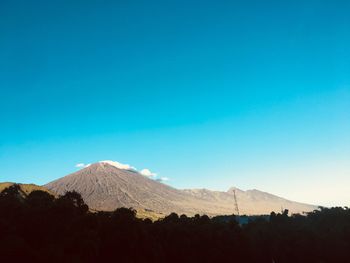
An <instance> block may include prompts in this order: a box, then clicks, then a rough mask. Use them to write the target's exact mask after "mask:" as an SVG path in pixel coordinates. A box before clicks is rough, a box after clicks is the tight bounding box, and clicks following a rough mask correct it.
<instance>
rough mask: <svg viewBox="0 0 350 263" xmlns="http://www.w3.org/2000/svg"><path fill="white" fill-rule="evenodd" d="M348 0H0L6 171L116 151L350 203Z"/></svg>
mask: <svg viewBox="0 0 350 263" xmlns="http://www.w3.org/2000/svg"><path fill="white" fill-rule="evenodd" d="M349 13H350V2H349V1H312V0H311V1H295V0H293V1H203V0H202V1H188V0H187V1H180V0H176V1H16V0H15V1H13V0H11V1H1V2H0V125H1V126H0V181H16V182H25V183H28V182H33V183H36V184H44V183H46V182H49V181H51V180H53V179H56V178H58V177H61V176H63V175H66V174H68V173H70V172H73V171H75V170H76V169H77V168H75V167H74V166H75V164H76V163H80V162H84V163H91V162H95V161H99V160H106V159H109V160H117V161H119V162H122V163H128V164H131V165H133V166H135V167H137V168H138V169H142V168H148V169H150V170H152V171H154V172H156V173H158V174H159V176H165V177H169V178H170V181H169V182H168V183H169V184H170V185H172V186H175V187H179V188H202V187H205V188H209V189H217V190H227V189H228V188H229V187H230V186H233V185H234V186H236V187H239V188H242V189H251V188H257V189H260V190H264V191H268V192H271V193H274V194H278V195H281V196H283V197H286V198H290V199H293V200H297V201H303V202H310V203H314V204H322V205H350V29H349V28H350V16H349Z"/></svg>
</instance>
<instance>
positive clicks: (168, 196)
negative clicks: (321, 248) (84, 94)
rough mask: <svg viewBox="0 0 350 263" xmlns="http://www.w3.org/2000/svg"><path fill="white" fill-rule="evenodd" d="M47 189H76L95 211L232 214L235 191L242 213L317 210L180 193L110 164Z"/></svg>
mask: <svg viewBox="0 0 350 263" xmlns="http://www.w3.org/2000/svg"><path fill="white" fill-rule="evenodd" d="M44 187H46V188H47V189H49V190H50V191H52V192H53V193H55V194H58V195H63V194H64V193H65V192H67V191H73V190H75V191H77V192H79V193H80V194H81V195H82V197H83V199H84V200H85V202H86V203H87V204H88V205H89V207H90V208H91V209H93V210H99V211H113V210H115V209H116V208H118V207H132V208H134V209H136V210H143V211H153V212H155V213H160V214H169V213H171V212H176V213H178V214H187V215H194V214H197V213H198V214H207V215H211V216H212V215H228V214H234V213H235V201H234V192H235V193H236V198H237V203H238V206H239V210H240V214H247V215H257V214H269V213H270V212H272V211H275V212H280V211H281V208H284V209H289V211H290V212H291V213H302V212H308V211H312V210H314V209H316V208H317V207H316V206H312V205H307V204H302V203H297V202H292V201H289V200H286V199H283V198H281V197H278V196H275V195H271V194H268V193H265V192H261V191H258V190H248V191H242V190H239V189H237V188H231V189H230V190H228V191H227V192H219V191H210V190H207V189H191V190H178V189H175V188H173V187H170V186H168V185H166V184H163V183H161V182H158V181H156V180H153V179H150V178H147V177H146V176H143V175H141V174H140V173H138V172H137V171H134V170H125V169H119V168H117V167H115V166H113V165H111V164H109V163H106V162H100V163H95V164H92V165H90V166H89V167H87V168H84V169H82V170H80V171H77V172H75V173H72V174H70V175H67V176H65V177H63V178H60V179H58V180H55V181H53V182H50V183H48V184H47V185H45V186H44Z"/></svg>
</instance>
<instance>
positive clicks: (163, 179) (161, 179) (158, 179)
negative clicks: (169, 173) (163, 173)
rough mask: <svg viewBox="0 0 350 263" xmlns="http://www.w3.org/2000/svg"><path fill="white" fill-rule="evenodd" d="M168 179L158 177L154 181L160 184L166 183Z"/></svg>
mask: <svg viewBox="0 0 350 263" xmlns="http://www.w3.org/2000/svg"><path fill="white" fill-rule="evenodd" d="M169 180H170V179H169V178H168V177H160V178H157V179H156V181H158V182H161V183H165V182H167V181H169Z"/></svg>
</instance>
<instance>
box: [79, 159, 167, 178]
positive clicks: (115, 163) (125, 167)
mask: <svg viewBox="0 0 350 263" xmlns="http://www.w3.org/2000/svg"><path fill="white" fill-rule="evenodd" d="M99 163H105V164H109V165H112V166H114V167H116V168H118V169H121V170H129V171H136V172H138V173H140V174H142V175H143V176H146V177H149V178H152V179H156V177H157V174H156V173H154V172H151V170H149V169H147V168H144V169H142V170H140V171H138V170H137V169H136V168H135V167H134V166H131V165H129V164H123V163H121V162H118V161H111V160H105V161H99ZM90 165H91V164H85V163H78V164H76V165H75V167H77V168H86V167H89V166H90ZM156 180H157V181H159V182H165V181H169V178H167V177H161V178H157V179H156Z"/></svg>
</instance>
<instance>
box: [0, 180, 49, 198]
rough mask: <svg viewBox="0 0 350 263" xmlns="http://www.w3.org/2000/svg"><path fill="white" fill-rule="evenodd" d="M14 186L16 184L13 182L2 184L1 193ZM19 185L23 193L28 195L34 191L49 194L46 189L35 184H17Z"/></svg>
mask: <svg viewBox="0 0 350 263" xmlns="http://www.w3.org/2000/svg"><path fill="white" fill-rule="evenodd" d="M14 184H15V183H11V182H5V183H0V192H1V191H3V190H4V189H5V188H8V187H10V186H12V185H14ZM17 185H19V187H20V189H21V191H22V192H23V193H24V194H26V195H28V194H30V193H31V192H33V191H37V190H39V191H44V192H49V191H48V190H47V189H46V188H45V187H42V186H39V185H35V184H17ZM49 193H50V192H49ZM50 194H52V193H50Z"/></svg>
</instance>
